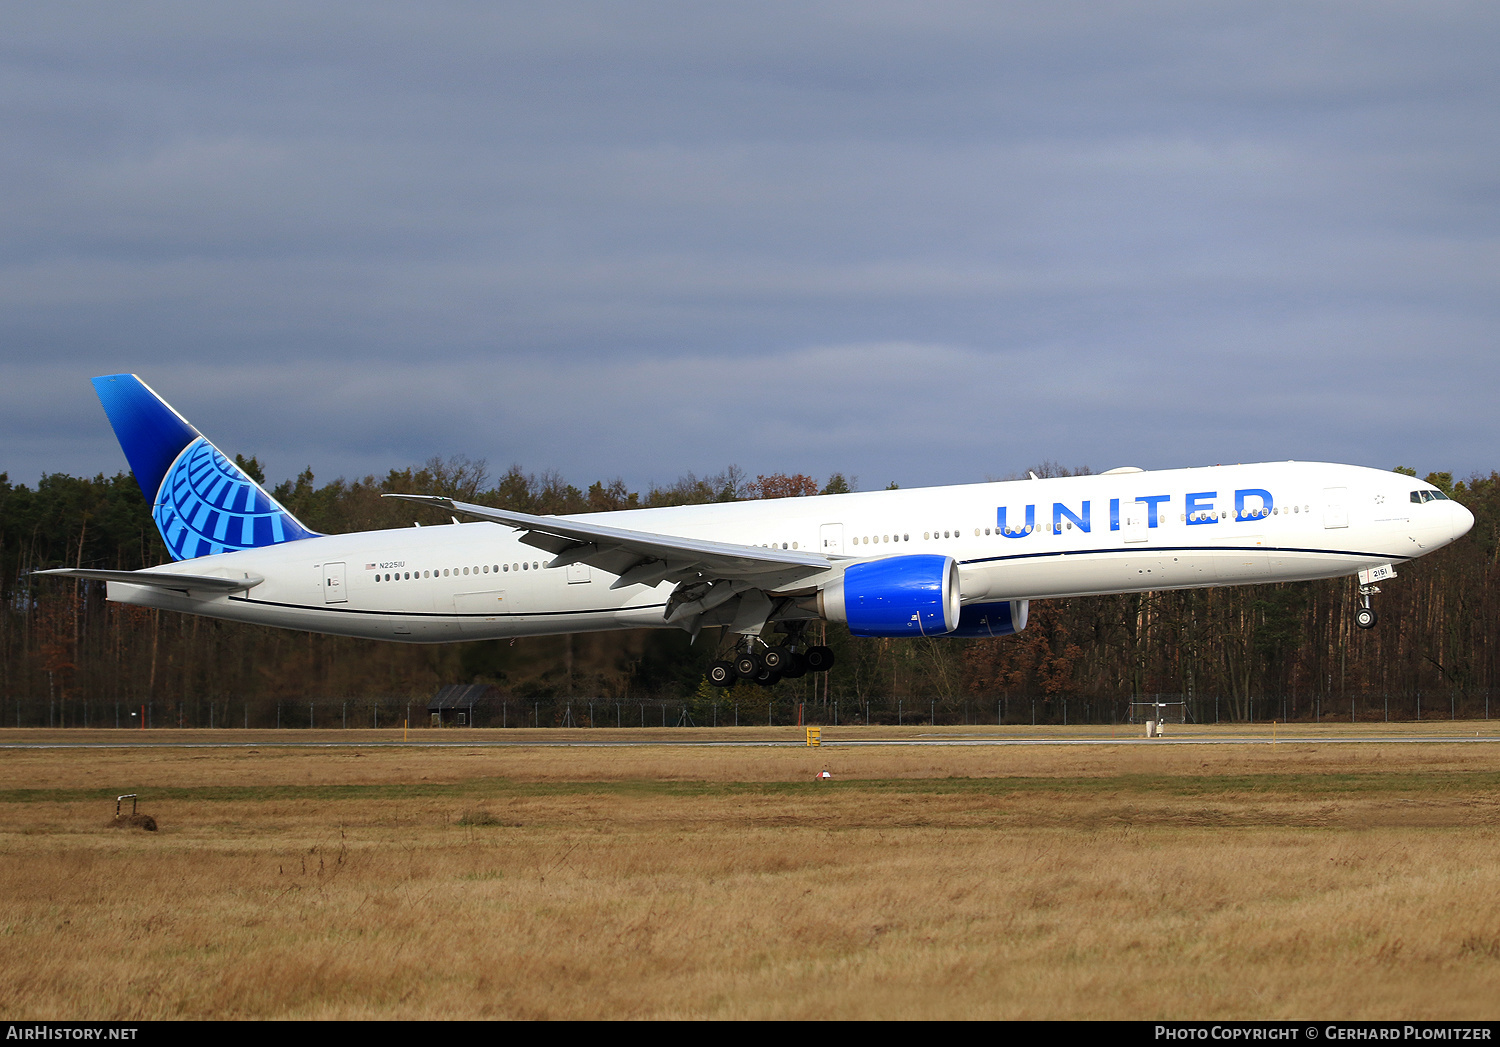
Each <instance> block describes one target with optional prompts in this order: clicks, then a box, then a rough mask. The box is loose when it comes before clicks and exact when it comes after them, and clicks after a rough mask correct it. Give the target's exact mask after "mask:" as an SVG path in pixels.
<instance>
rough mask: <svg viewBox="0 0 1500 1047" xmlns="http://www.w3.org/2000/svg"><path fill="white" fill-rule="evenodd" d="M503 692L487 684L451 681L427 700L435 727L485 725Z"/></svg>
mask: <svg viewBox="0 0 1500 1047" xmlns="http://www.w3.org/2000/svg"><path fill="white" fill-rule="evenodd" d="M503 700H504V695H502V694H501V693H500V690H499V688H497V687H494V686H492V685H490V684H480V683H476V684H452V685H450V686H448V687H444V688H442V689H441V690H439V691H438V693H437V694H435V695H433V697H432V701H430V702H428V703H427V712H428V715H430V716H431V717H432V726H434V727H476V726H488V725H489V723H490V721H491V719H492V715H491V714H492V713H494V712H495V710H496V709H497V708H498V706H499V704H500V702H501V701H503Z"/></svg>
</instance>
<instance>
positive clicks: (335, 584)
mask: <svg viewBox="0 0 1500 1047" xmlns="http://www.w3.org/2000/svg"><path fill="white" fill-rule="evenodd" d="M323 602H324V603H348V602H349V597H348V596H346V595H345V593H344V565H343V564H341V563H325V564H324V565H323Z"/></svg>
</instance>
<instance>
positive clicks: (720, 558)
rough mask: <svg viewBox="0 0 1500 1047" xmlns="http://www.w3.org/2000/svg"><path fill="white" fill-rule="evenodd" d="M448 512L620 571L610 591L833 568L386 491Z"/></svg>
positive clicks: (563, 561) (744, 582)
mask: <svg viewBox="0 0 1500 1047" xmlns="http://www.w3.org/2000/svg"><path fill="white" fill-rule="evenodd" d="M385 497H387V498H401V499H404V500H406V501H409V502H420V503H422V504H424V505H431V506H435V507H438V508H442V509H447V510H449V511H450V512H457V513H464V514H466V515H468V516H477V517H479V518H480V519H483V520H490V521H492V522H494V523H499V524H505V525H506V526H507V527H514V528H515V529H516V530H518V531H524V532H526V533H525V534H524V535H522V536H521V541H523V542H525V543H526V544H527V545H532V546H535V547H536V548H538V549H544V550H546V551H547V552H549V553H552V554H554V555H553V559H552V560H551V561H550V562H548V564H547V566H548V567H565V566H567V565H568V564H574V563H586V564H589V565H590V566H593V567H597V568H599V569H600V570H603V571H608V572H609V573H610V574H615V575H619V577H618V578H617V579H616V581H615V582H614V584H613V585H612V586H610V588H612V589H618V588H620V587H621V586H626V585H658V584H660V583H661V582H665V581H676V582H689V581H694V580H701V581H709V582H725V583H729V586H730V588H731V589H732V592H730V593H726V594H725V597H726V599H727V597H728V595H733V594H737V593H739V592H742V591H744V590H746V589H752V588H753V589H781V588H785V587H786V586H788V585H792V584H795V583H796V582H797V581H799V580H801V579H805V578H811V577H812V576H813V575H817V574H822V573H823V572H825V571H827V570H829V569H830V568H832V567H833V564H832V563H831V562H830V561H829V560H828V558H827V557H824V556H819V555H818V554H817V553H811V552H802V551H799V550H788V549H767V548H763V547H761V546H757V545H734V544H730V543H727V542H709V541H702V540H699V539H696V538H680V537H674V536H672V535H665V534H655V533H652V532H650V531H633V530H629V529H627V528H624V527H610V526H608V525H606V524H597V523H591V522H588V521H586V520H581V519H578V518H577V517H573V518H563V517H558V516H533V515H531V514H530V513H517V512H512V511H510V510H508V509H491V508H489V507H488V506H483V505H470V504H468V503H466V502H456V501H454V500H453V499H451V498H440V497H438V496H436V495H422V494H388V495H386V496H385Z"/></svg>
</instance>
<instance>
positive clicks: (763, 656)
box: [760, 647, 792, 672]
mask: <svg viewBox="0 0 1500 1047" xmlns="http://www.w3.org/2000/svg"><path fill="white" fill-rule="evenodd" d="M791 654H792V652H791V651H788V650H787V649H786V648H785V647H767V648H766V649H765V650H764V651H761V652H760V664H761V665H764V666H765V667H766V668H767V669H770V670H772V671H774V672H780V671H781V670H782V669H783V668H784V667H785V666H786V664H787V660H788V659H789V658H790V657H791Z"/></svg>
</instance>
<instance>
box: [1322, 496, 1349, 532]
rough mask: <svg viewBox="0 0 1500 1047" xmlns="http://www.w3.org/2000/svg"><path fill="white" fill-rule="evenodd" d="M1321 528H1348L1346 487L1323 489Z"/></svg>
mask: <svg viewBox="0 0 1500 1047" xmlns="http://www.w3.org/2000/svg"><path fill="white" fill-rule="evenodd" d="M1323 526H1324V527H1348V526H1349V489H1348V488H1347V487H1325V488H1323Z"/></svg>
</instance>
